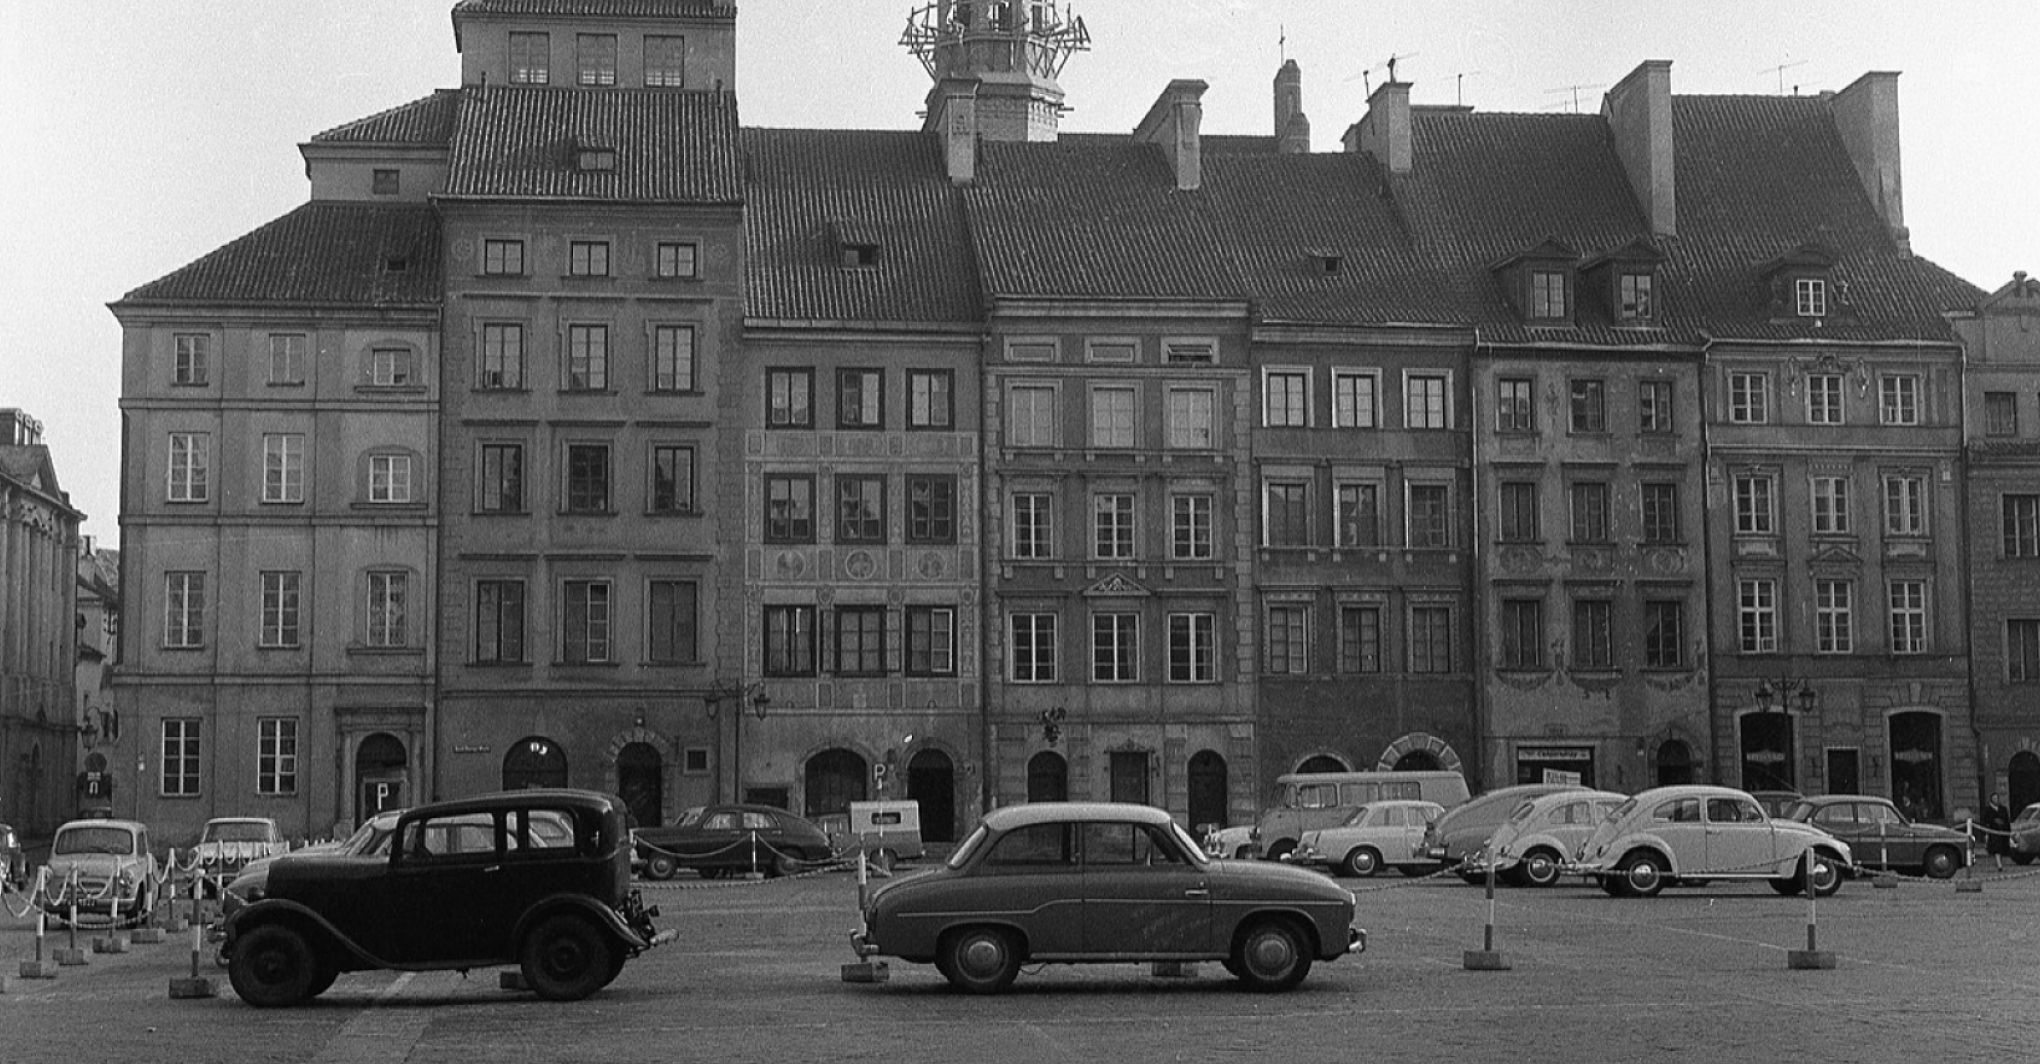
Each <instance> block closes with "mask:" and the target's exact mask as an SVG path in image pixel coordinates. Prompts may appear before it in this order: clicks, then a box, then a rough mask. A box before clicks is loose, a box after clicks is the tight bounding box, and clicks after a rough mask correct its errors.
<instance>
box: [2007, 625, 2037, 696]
mask: <svg viewBox="0 0 2040 1064" xmlns="http://www.w3.org/2000/svg"><path fill="white" fill-rule="evenodd" d="M2005 680H2006V682H2008V683H2040V620H2029V619H2027V618H2023V617H2014V618H2011V619H2009V620H2007V621H2005Z"/></svg>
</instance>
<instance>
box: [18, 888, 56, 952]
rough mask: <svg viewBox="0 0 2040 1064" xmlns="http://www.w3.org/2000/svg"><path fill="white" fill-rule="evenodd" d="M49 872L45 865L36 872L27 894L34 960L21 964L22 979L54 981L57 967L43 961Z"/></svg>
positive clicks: (47, 912)
mask: <svg viewBox="0 0 2040 1064" xmlns="http://www.w3.org/2000/svg"><path fill="white" fill-rule="evenodd" d="M49 881H50V870H49V867H48V866H47V865H45V866H44V867H42V868H39V869H37V870H36V873H35V889H34V890H32V891H30V892H29V896H28V900H29V902H30V904H32V905H34V906H35V959H34V960H32V961H22V962H21V977H22V978H23V979H55V978H56V977H57V966H56V965H55V964H54V963H52V962H50V961H46V960H43V937H44V936H45V935H46V934H47V933H48V930H49V919H50V912H49V909H48V908H46V907H45V906H44V902H46V901H47V900H48V894H49Z"/></svg>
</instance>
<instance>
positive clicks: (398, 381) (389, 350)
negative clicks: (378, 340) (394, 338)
mask: <svg viewBox="0 0 2040 1064" xmlns="http://www.w3.org/2000/svg"><path fill="white" fill-rule="evenodd" d="M368 381H369V383H370V384H373V385H375V386H376V387H378V388H402V387H406V386H408V385H409V384H410V383H411V352H410V351H408V350H406V349H404V348H401V347H378V348H376V349H374V350H373V351H370V352H369V353H368Z"/></svg>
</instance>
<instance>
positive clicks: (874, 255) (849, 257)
mask: <svg viewBox="0 0 2040 1064" xmlns="http://www.w3.org/2000/svg"><path fill="white" fill-rule="evenodd" d="M829 235H830V236H831V237H832V238H833V239H834V240H835V242H836V262H837V263H838V264H839V265H841V266H842V267H843V268H844V269H846V270H855V269H868V268H870V267H873V266H876V265H878V233H877V232H875V231H874V230H873V229H872V228H871V227H870V226H867V225H865V224H864V223H862V222H860V221H857V220H856V219H853V218H837V219H834V220H832V221H830V222H829Z"/></svg>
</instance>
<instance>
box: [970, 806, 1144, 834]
mask: <svg viewBox="0 0 2040 1064" xmlns="http://www.w3.org/2000/svg"><path fill="white" fill-rule="evenodd" d="M1173 819H1174V818H1173V817H1171V816H1170V815H1169V814H1168V813H1167V812H1166V811H1164V810H1161V809H1156V808H1155V807H1154V806H1151V805H1139V804H1136V803H1133V802H1028V803H1026V804H1024V805H1009V806H1006V807H1005V808H1003V809H994V810H992V811H991V812H989V813H986V814H985V826H986V827H988V828H991V829H992V830H993V831H1010V830H1012V829H1014V828H1018V827H1026V826H1027V825H1029V824H1050V823H1067V822H1072V821H1084V820H1131V821H1133V822H1135V823H1138V824H1158V825H1159V824H1167V823H1171V822H1172V821H1173Z"/></svg>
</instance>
